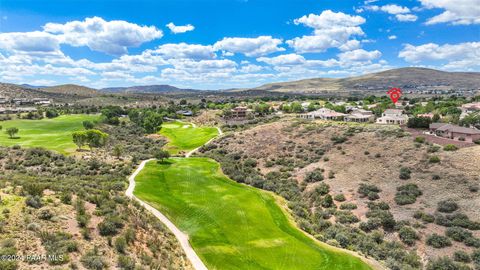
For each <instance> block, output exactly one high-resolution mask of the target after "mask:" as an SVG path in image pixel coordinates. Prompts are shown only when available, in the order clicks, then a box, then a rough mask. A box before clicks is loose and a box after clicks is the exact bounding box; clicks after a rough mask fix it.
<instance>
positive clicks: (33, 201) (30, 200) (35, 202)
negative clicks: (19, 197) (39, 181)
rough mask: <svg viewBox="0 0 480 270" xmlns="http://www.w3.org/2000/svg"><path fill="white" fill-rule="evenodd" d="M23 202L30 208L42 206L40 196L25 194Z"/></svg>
mask: <svg viewBox="0 0 480 270" xmlns="http://www.w3.org/2000/svg"><path fill="white" fill-rule="evenodd" d="M25 204H26V205H27V206H30V207H32V208H37V209H38V208H40V207H42V206H43V204H42V200H41V198H40V196H27V199H26V200H25Z"/></svg>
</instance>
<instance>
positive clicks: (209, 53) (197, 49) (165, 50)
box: [154, 42, 216, 60]
mask: <svg viewBox="0 0 480 270" xmlns="http://www.w3.org/2000/svg"><path fill="white" fill-rule="evenodd" d="M154 52H155V53H157V54H160V55H163V56H164V58H165V59H170V58H176V59H183V58H186V59H194V60H200V59H212V58H215V56H216V55H215V50H214V49H213V47H212V46H210V45H208V46H204V45H200V44H187V43H184V42H182V43H178V44H174V43H169V44H163V45H160V46H158V48H157V49H156V50H155V51H154Z"/></svg>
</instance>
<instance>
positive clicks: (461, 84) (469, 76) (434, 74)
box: [254, 68, 480, 93]
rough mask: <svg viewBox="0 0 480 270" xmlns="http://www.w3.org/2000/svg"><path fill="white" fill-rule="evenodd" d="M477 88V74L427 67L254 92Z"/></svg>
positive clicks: (316, 80)
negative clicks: (393, 87) (390, 88)
mask: <svg viewBox="0 0 480 270" xmlns="http://www.w3.org/2000/svg"><path fill="white" fill-rule="evenodd" d="M479 85H480V72H446V71H440V70H434V69H427V68H399V69H391V70H387V71H382V72H377V73H371V74H367V75H362V76H357V77H349V78H341V79H333V78H314V79H305V80H299V81H292V82H279V83H271V84H266V85H262V86H260V87H257V88H254V89H256V90H266V91H274V92H294V93H316V92H322V91H349V90H368V91H379V90H385V89H387V88H389V87H392V86H395V87H401V88H402V89H407V90H408V89H413V90H472V89H473V90H478V89H479Z"/></svg>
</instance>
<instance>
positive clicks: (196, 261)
mask: <svg viewBox="0 0 480 270" xmlns="http://www.w3.org/2000/svg"><path fill="white" fill-rule="evenodd" d="M153 160H155V159H153V158H152V159H147V160H144V161H142V162H141V163H140V165H139V166H138V168H137V169H136V170H135V171H134V172H133V173H132V175H130V177H129V178H128V182H129V185H128V189H127V191H126V192H125V195H126V196H127V197H129V198H131V199H134V200H136V201H137V202H139V203H140V205H141V206H143V207H144V208H145V209H147V210H148V211H150V212H151V213H152V214H153V215H154V216H155V217H157V218H158V219H159V220H160V221H161V222H162V223H163V224H165V226H166V227H167V228H168V229H169V230H170V231H171V232H172V233H173V235H175V237H176V238H177V240H178V242H180V245H181V246H182V249H183V251H184V252H185V254H186V255H187V258H188V260H189V261H190V262H191V263H192V265H193V268H194V269H195V270H207V267H206V266H205V264H204V263H203V262H202V260H201V259H200V257H198V255H197V253H195V251H194V250H193V248H192V246H191V245H190V242H189V241H188V235H187V234H185V233H184V232H182V231H181V230H180V229H178V228H177V226H175V224H173V222H171V221H170V220H169V219H168V218H167V217H166V216H165V215H164V214H162V213H161V212H160V211H158V210H157V209H155V208H154V207H152V206H151V205H149V204H147V203H146V202H144V201H142V200H140V199H139V198H137V197H136V196H135V195H133V190H134V189H135V177H136V176H137V175H138V173H140V171H142V169H143V168H144V167H145V164H147V162H149V161H153Z"/></svg>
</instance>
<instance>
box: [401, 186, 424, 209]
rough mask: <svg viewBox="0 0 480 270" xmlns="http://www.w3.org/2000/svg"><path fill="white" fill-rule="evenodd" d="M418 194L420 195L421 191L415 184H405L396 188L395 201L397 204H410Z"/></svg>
mask: <svg viewBox="0 0 480 270" xmlns="http://www.w3.org/2000/svg"><path fill="white" fill-rule="evenodd" d="M420 195H422V191H421V190H420V189H419V188H418V186H417V185H416V184H406V185H403V186H400V187H398V188H397V193H396V194H395V202H396V203H397V204H398V205H405V204H412V203H414V202H415V201H416V200H417V197H418V196H420Z"/></svg>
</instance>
